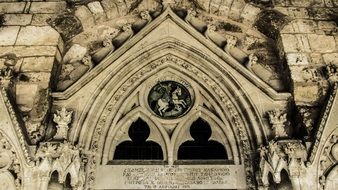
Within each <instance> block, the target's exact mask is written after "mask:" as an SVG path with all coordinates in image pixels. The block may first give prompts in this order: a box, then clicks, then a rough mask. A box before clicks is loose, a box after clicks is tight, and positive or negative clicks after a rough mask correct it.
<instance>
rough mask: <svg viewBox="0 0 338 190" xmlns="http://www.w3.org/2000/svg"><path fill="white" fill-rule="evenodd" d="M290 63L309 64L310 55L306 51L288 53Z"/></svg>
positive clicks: (287, 57) (287, 58)
mask: <svg viewBox="0 0 338 190" xmlns="http://www.w3.org/2000/svg"><path fill="white" fill-rule="evenodd" d="M286 60H287V63H288V65H308V64H309V60H308V56H307V54H305V53H288V54H286Z"/></svg>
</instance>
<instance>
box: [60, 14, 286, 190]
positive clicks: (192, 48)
mask: <svg viewBox="0 0 338 190" xmlns="http://www.w3.org/2000/svg"><path fill="white" fill-rule="evenodd" d="M150 33H154V35H155V34H163V35H155V36H156V38H154V37H150V36H151V35H150ZM200 35H201V34H200V33H198V32H196V31H194V30H191V29H189V26H188V25H187V24H186V23H184V22H183V21H182V20H181V19H180V18H178V17H177V16H176V15H174V13H172V12H170V10H166V12H165V13H163V15H161V16H159V17H158V18H157V19H156V21H154V23H152V24H150V25H148V26H147V27H146V28H145V29H144V30H142V31H141V32H140V33H138V35H136V36H134V37H133V38H132V39H130V41H128V42H126V43H125V44H124V45H123V46H121V48H119V49H118V50H117V51H116V52H114V53H113V54H111V55H110V56H108V57H106V58H105V59H104V60H103V61H102V62H101V63H100V64H99V65H98V66H97V67H95V68H94V69H92V70H91V71H90V72H88V73H87V74H86V75H85V76H84V77H83V78H81V79H80V80H79V81H77V82H76V83H75V84H74V85H72V86H71V87H70V88H68V89H67V90H66V91H65V92H63V93H56V94H54V97H55V98H56V103H55V104H63V105H64V104H68V105H70V106H74V105H78V106H79V107H81V110H82V111H81V112H79V113H76V115H75V117H74V122H73V126H72V128H71V131H70V140H71V141H72V142H78V143H79V144H80V145H81V146H83V147H84V149H85V150H87V151H90V152H92V153H94V154H95V157H92V158H91V159H94V160H96V162H97V163H99V164H101V165H105V164H107V163H108V161H109V160H111V159H112V157H111V152H114V149H115V148H116V145H117V144H118V143H117V141H120V140H121V139H123V138H124V140H125V139H127V137H126V136H124V137H123V138H121V139H120V137H122V136H123V135H125V134H126V128H127V126H130V124H131V123H132V122H134V121H135V120H137V118H138V116H141V117H142V119H145V120H148V121H153V122H149V123H148V124H149V127H150V128H151V129H153V131H157V132H156V133H157V134H158V136H159V137H160V138H159V139H161V140H159V141H158V142H159V144H160V145H161V147H162V150H163V152H164V154H167V155H165V156H164V158H165V159H167V160H168V163H169V164H173V162H174V159H176V158H177V157H176V156H175V154H176V153H175V152H177V151H174V147H176V148H177V147H178V146H177V144H175V143H176V142H178V141H179V140H181V139H182V138H181V139H180V138H178V136H179V135H178V134H177V133H178V132H176V131H179V130H180V129H179V128H184V127H180V126H182V125H183V123H184V122H185V123H186V124H189V122H191V123H192V121H189V122H186V120H187V118H188V117H195V115H198V114H200V113H203V112H204V113H212V114H211V115H212V116H211V117H210V118H212V119H209V117H205V118H204V119H205V120H208V121H210V123H213V126H212V127H213V130H215V131H217V133H214V134H213V135H216V134H218V136H219V137H216V136H217V135H216V136H213V135H212V136H211V137H212V138H215V139H217V138H219V139H220V138H221V137H224V138H223V140H222V142H220V143H221V144H223V145H224V147H225V149H226V150H227V154H228V158H230V159H233V160H234V163H235V164H240V165H243V166H244V167H246V175H247V184H251V185H253V181H252V180H253V176H254V174H253V164H252V163H251V153H252V152H254V151H255V150H256V148H257V147H258V145H259V144H262V143H263V142H265V141H267V139H268V136H269V135H271V134H269V133H270V132H269V131H270V129H269V128H268V126H267V123H266V121H265V120H264V119H263V117H264V114H265V112H266V111H267V110H269V109H270V108H271V107H274V106H275V105H276V104H275V103H276V102H279V103H280V106H281V107H283V106H285V103H286V102H287V99H288V97H289V95H288V94H283V93H277V92H276V91H274V90H273V89H272V88H270V87H269V86H268V85H267V84H266V83H264V82H263V81H262V80H260V79H259V78H258V77H256V76H255V75H253V74H252V73H251V72H249V71H248V70H246V69H245V68H244V67H243V66H241V65H238V62H237V61H236V60H235V59H234V58H232V57H231V56H229V55H228V54H227V53H225V52H224V51H221V50H219V49H217V48H216V49H215V48H214V46H215V44H212V43H211V42H210V41H207V40H205V39H203V38H200ZM161 83H162V84H169V83H172V84H173V88H174V89H176V90H178V91H177V93H178V94H180V93H181V92H179V91H181V90H183V91H185V93H188V94H190V97H191V98H190V100H189V101H188V102H189V106H190V107H189V109H187V110H186V111H185V112H184V114H181V115H179V117H172V118H164V117H162V116H161V112H159V113H160V115H159V113H156V111H155V110H153V108H152V106H149V104H148V100H149V99H148V98H149V94H150V92H151V89H152V88H154V87H155V86H156V85H158V84H161ZM180 85H182V88H178V86H180ZM174 89H172V90H174ZM83 92H85V93H87V95H86V96H81V95H80V94H81V93H83ZM173 93H174V92H173V91H170V94H171V96H173ZM175 93H176V92H175ZM176 96H177V94H176ZM79 99H81V100H82V101H83V102H85V103H84V104H78V101H79ZM169 99H172V100H174V97H170V98H169ZM260 99H264V102H266V103H265V105H264V106H262V105H260V107H257V106H256V105H255V101H257V100H259V101H260ZM157 101H158V99H157ZM158 103H159V102H157V104H158ZM166 104H167V106H168V104H170V103H169V102H164V103H163V104H162V105H163V107H164V108H165V107H166ZM181 104H182V105H181V106H183V107H184V106H185V103H182V102H181ZM175 105H176V104H175ZM187 105H188V104H187ZM158 106H159V105H158ZM178 108H179V106H178V107H177V109H178ZM202 108H203V109H202ZM165 109H167V108H165ZM165 109H164V110H165ZM170 109H171V110H174V109H176V108H173V107H172V108H170ZM201 110H207V111H201ZM157 111H158V110H157ZM176 111H177V110H176ZM162 112H163V110H162ZM194 114H195V115H194ZM201 115H203V114H201ZM135 116H137V117H135ZM152 123H153V124H152ZM191 123H190V124H191ZM151 126H156V127H153V128H152V127H151ZM121 129H122V130H121ZM185 129H186V128H185ZM224 131H227V132H226V133H225V132H224ZM171 135H172V136H171ZM150 136H151V135H150ZM116 137H117V138H116ZM95 171H96V166H95V165H94V164H90V165H89V166H88V171H87V172H88V175H89V176H91V177H93V178H94V175H95ZM88 183H89V184H88V185H89V186H91V183H94V180H92V181H90V182H88Z"/></svg>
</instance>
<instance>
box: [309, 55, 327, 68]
mask: <svg viewBox="0 0 338 190" xmlns="http://www.w3.org/2000/svg"><path fill="white" fill-rule="evenodd" d="M310 58H311V61H310V62H311V64H316V65H320V64H324V60H323V56H322V54H320V53H311V55H310Z"/></svg>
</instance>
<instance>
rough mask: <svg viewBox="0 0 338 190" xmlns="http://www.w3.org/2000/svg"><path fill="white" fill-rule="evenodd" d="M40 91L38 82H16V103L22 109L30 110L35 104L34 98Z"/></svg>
mask: <svg viewBox="0 0 338 190" xmlns="http://www.w3.org/2000/svg"><path fill="white" fill-rule="evenodd" d="M38 91H39V86H38V85H37V84H29V83H21V84H16V86H15V92H16V96H15V97H16V103H17V105H18V107H19V109H20V110H21V111H24V112H27V111H30V110H31V109H32V108H33V106H34V99H35V97H36V96H37V94H38Z"/></svg>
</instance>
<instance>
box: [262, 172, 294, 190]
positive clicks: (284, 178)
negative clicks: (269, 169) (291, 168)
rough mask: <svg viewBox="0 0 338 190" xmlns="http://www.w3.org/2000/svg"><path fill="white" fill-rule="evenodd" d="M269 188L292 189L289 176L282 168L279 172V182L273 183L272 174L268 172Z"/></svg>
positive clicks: (272, 189) (276, 189) (270, 189)
mask: <svg viewBox="0 0 338 190" xmlns="http://www.w3.org/2000/svg"><path fill="white" fill-rule="evenodd" d="M268 177H269V178H268V179H269V190H288V189H293V188H292V184H291V181H290V178H289V175H288V173H287V172H286V171H285V170H284V169H283V170H282V171H281V173H280V177H281V181H280V183H275V182H274V181H273V177H272V174H271V173H269V175H268Z"/></svg>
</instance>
